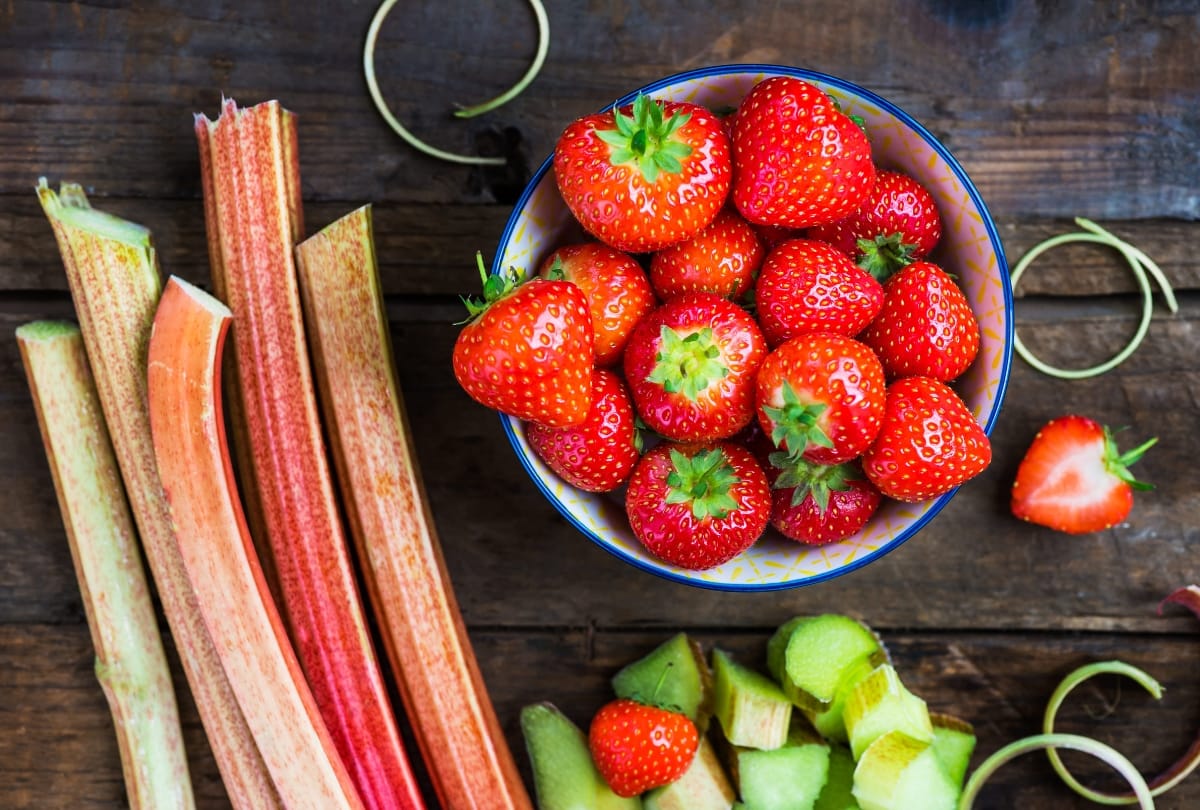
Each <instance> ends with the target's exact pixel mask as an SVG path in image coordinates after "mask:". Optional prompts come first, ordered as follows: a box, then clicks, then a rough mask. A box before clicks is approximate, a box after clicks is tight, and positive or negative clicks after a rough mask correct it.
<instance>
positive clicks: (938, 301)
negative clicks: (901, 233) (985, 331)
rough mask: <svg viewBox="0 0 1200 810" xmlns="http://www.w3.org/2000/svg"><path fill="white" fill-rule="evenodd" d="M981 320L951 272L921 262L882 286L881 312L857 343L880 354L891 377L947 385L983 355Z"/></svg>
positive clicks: (901, 270) (910, 266) (901, 271)
mask: <svg viewBox="0 0 1200 810" xmlns="http://www.w3.org/2000/svg"><path fill="white" fill-rule="evenodd" d="M979 338H980V332H979V321H978V320H977V319H976V318H975V313H974V312H973V311H972V310H971V304H970V302H969V301H967V296H966V295H964V294H963V291H962V290H961V289H960V288H959V286H958V285H957V284H955V283H954V279H953V278H951V277H950V275H949V274H948V273H946V272H945V271H944V270H942V269H941V268H940V267H938V266H937V265H935V264H933V263H931V262H927V261H919V262H914V263H913V264H910V265H908V266H907V267H903V268H901V269H900V270H899V271H897V272H896V274H895V275H893V276H892V277H891V278H889V279H888V280H887V283H885V284H884V285H883V307H882V308H881V309H880V311H879V314H878V315H877V316H876V318H875V320H874V321H872V322H871V324H870V325H869V326H867V328H866V329H864V330H863V332H862V334H861V335H859V339H860V340H862V342H863V343H866V344H867V345H868V346H870V347H871V348H872V349H874V350H875V353H876V354H877V355H879V360H880V362H882V363H883V368H884V371H886V372H887V374H888V376H889V377H893V378H895V377H908V376H921V377H932V378H933V379H935V380H941V381H943V382H949V381H950V380H953V379H956V378H957V377H958V376H959V375H961V374H962V373H963V372H964V371H966V370H967V369H968V368H969V367H970V365H971V363H973V362H974V361H975V357H976V355H978V354H979Z"/></svg>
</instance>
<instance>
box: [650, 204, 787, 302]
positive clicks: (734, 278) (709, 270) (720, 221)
mask: <svg viewBox="0 0 1200 810" xmlns="http://www.w3.org/2000/svg"><path fill="white" fill-rule="evenodd" d="M763 255H764V252H763V248H762V245H761V244H760V243H759V241H758V236H757V235H756V234H755V233H754V229H753V228H751V227H750V224H749V223H747V222H746V220H744V219H742V218H741V216H740V215H739V214H738V213H737V211H735V210H734V209H732V208H725V209H723V210H722V211H721V213H719V214H717V218H716V219H714V220H713V221H712V224H711V225H709V226H708V227H707V228H705V229H704V230H702V231H701V232H700V233H698V234H696V235H695V236H693V237H692V238H691V239H688V240H687V241H684V242H680V243H679V244H676V245H672V246H671V247H669V248H664V249H663V250H660V251H659V252H658V253H655V254H654V256H653V258H651V260H650V283H651V284H652V285H653V286H654V291H655V292H656V293H658V297H659V298H661V299H663V300H664V301H665V300H667V299H669V298H673V297H674V296H676V295H682V294H683V293H687V292H713V293H717V294H718V295H721V296H724V297H726V298H731V299H737V298H742V297H744V296H745V295H746V294H747V293H748V292H750V290H751V288H752V287H753V286H754V279H755V278H756V277H757V275H758V267H759V265H760V264H762V260H763Z"/></svg>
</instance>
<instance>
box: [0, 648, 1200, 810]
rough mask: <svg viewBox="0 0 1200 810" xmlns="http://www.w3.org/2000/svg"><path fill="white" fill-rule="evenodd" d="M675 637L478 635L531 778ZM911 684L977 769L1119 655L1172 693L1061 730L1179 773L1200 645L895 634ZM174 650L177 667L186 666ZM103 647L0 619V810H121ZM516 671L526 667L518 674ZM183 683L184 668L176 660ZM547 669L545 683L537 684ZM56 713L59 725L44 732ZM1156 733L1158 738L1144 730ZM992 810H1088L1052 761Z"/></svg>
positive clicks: (189, 726) (207, 803) (1070, 710)
mask: <svg viewBox="0 0 1200 810" xmlns="http://www.w3.org/2000/svg"><path fill="white" fill-rule="evenodd" d="M684 629H686V630H687V631H688V632H689V633H691V634H692V635H693V636H694V637H695V638H697V639H698V640H699V641H700V642H701V643H702V644H703V645H704V647H705V649H706V650H711V649H712V648H713V647H717V646H719V647H721V648H722V649H724V650H726V651H728V652H730V653H732V654H733V655H734V656H736V657H737V658H738V659H739V660H741V661H743V662H744V663H746V664H748V665H750V666H754V667H757V668H761V667H762V656H763V649H764V645H765V641H766V639H767V637H768V636H769V634H770V632H771V630H772V629H773V628H772V627H770V626H761V627H753V628H747V629H746V630H745V631H741V632H738V631H732V630H714V629H711V628H704V627H702V626H701V627H685V628H684ZM670 632H674V630H671V631H667V630H665V629H664V630H662V631H658V632H648V631H638V630H635V631H627V632H607V631H603V630H595V629H583V628H580V629H572V628H553V627H550V628H543V629H530V630H527V631H522V632H511V631H498V630H493V629H485V628H476V629H472V631H471V638H472V642H473V644H474V647H475V650H476V653H477V655H478V658H479V662H480V666H481V668H482V671H483V673H484V676H485V679H486V681H487V685H488V688H489V691H490V694H491V696H492V699H493V701H494V703H495V706H496V710H497V713H498V715H499V718H500V722H501V725H502V727H503V729H504V731H505V734H506V736H507V738H508V740H509V744H510V745H512V746H513V747H514V753H515V754H516V756H517V759H518V763H519V764H520V767H521V770H522V774H523V775H524V776H525V778H526V780H528V779H529V765H528V760H527V757H526V754H525V751H524V745H523V741H522V739H521V737H520V730H519V723H518V718H519V713H520V709H521V707H522V706H524V705H527V704H529V703H533V702H535V701H541V700H549V701H552V702H554V703H555V704H556V705H558V706H559V707H560V708H561V709H562V710H563V711H564V712H565V713H566V714H567V715H568V716H569V717H571V718H572V719H573V720H574V721H575V722H576V723H578V724H580V725H581V726H582V727H584V728H586V725H587V723H588V720H589V718H590V717H591V714H592V713H593V712H594V711H595V710H596V709H597V708H599V706H600V705H602V704H603V703H604V702H605V701H606V700H608V699H609V698H610V695H611V693H610V691H609V686H608V681H609V678H610V677H611V676H612V674H613V673H615V672H616V671H617V669H619V668H620V667H621V666H623V665H624V664H625V663H628V662H629V661H631V660H633V659H634V658H636V657H637V656H639V655H642V654H644V653H645V652H647V651H648V650H650V649H651V648H653V647H654V646H655V645H656V644H658V643H660V642H661V641H663V640H665V639H666V638H667V637H668V635H669V633H670ZM884 639H885V642H886V643H887V644H888V647H889V649H890V650H891V652H892V655H893V658H894V660H895V662H896V666H897V668H898V670H899V672H900V673H901V676H902V678H903V679H904V681H905V683H906V684H907V685H908V686H909V688H910V689H912V690H913V691H914V692H916V693H917V694H919V695H921V696H922V697H924V698H925V699H926V700H927V702H928V703H929V705H930V707H931V708H932V709H934V710H938V711H945V712H949V713H952V714H956V715H958V716H960V717H962V718H963V719H966V720H968V721H969V722H972V723H973V724H974V725H975V727H976V731H977V734H978V737H979V742H978V747H977V750H976V754H975V757H974V759H973V766H977V765H978V764H979V763H980V762H981V761H982V759H983V758H984V757H985V756H987V755H988V754H989V753H991V752H992V751H994V750H996V749H997V748H999V747H1000V746H1001V745H1004V744H1006V743H1008V742H1011V741H1012V740H1015V739H1017V738H1019V737H1022V736H1025V735H1027V734H1032V733H1036V732H1037V731H1038V730H1039V726H1040V715H1041V711H1042V709H1043V708H1044V705H1045V701H1046V700H1047V699H1048V697H1049V695H1050V693H1051V691H1052V690H1053V689H1054V687H1055V686H1056V685H1057V683H1058V681H1059V680H1060V679H1061V678H1062V677H1063V676H1064V675H1065V674H1066V673H1068V672H1069V671H1070V670H1071V669H1073V668H1074V667H1076V666H1079V665H1081V664H1084V663H1088V662H1092V661H1097V660H1106V659H1111V658H1119V659H1121V660H1123V661H1126V662H1128V663H1131V664H1133V665H1135V666H1140V667H1142V668H1144V669H1145V670H1146V671H1147V672H1149V673H1150V674H1151V675H1152V676H1154V677H1155V678H1157V679H1158V680H1159V681H1160V682H1161V683H1162V684H1163V685H1164V687H1165V689H1166V692H1165V696H1164V697H1163V699H1162V700H1161V701H1160V702H1156V701H1154V700H1152V699H1151V698H1149V697H1148V696H1146V695H1145V694H1143V693H1141V692H1140V690H1139V689H1138V688H1137V687H1136V686H1135V685H1133V684H1130V683H1122V682H1118V681H1117V680H1116V679H1113V678H1102V679H1098V680H1096V681H1094V682H1091V683H1090V684H1088V685H1086V686H1085V687H1083V688H1081V690H1080V691H1079V692H1078V693H1077V694H1076V695H1075V696H1074V697H1073V698H1072V699H1071V700H1070V701H1069V702H1068V704H1067V705H1066V707H1065V708H1064V710H1063V712H1062V716H1061V723H1060V726H1059V728H1060V729H1061V730H1063V731H1072V732H1075V733H1086V734H1090V735H1096V736H1098V737H1099V738H1101V739H1103V740H1105V741H1106V742H1109V743H1110V744H1112V745H1115V746H1117V747H1119V748H1120V749H1122V750H1124V751H1125V752H1126V753H1127V754H1128V755H1129V756H1130V757H1131V758H1132V759H1133V761H1134V762H1135V764H1137V765H1138V766H1139V767H1140V768H1142V769H1143V770H1144V771H1147V772H1150V771H1154V770H1156V769H1158V768H1161V767H1163V766H1164V765H1166V764H1167V763H1169V762H1170V761H1171V760H1172V759H1173V758H1174V757H1175V756H1176V755H1177V754H1178V753H1179V752H1181V751H1182V750H1183V748H1184V747H1185V746H1186V744H1187V743H1188V742H1189V740H1190V739H1191V737H1192V735H1193V732H1194V729H1195V728H1196V726H1197V724H1198V723H1200V681H1197V679H1196V677H1195V673H1196V669H1197V667H1198V666H1200V644H1198V643H1197V642H1198V641H1200V635H1196V634H1192V635H1190V636H1185V637H1181V638H1162V637H1141V636H1122V635H1111V634H1089V635H1076V634H1070V635H1067V634H1034V635H1024V634H1017V635H1011V634H999V635H988V634H973V633H968V634H963V635H961V636H955V637H947V636H944V635H941V634H936V633H932V634H921V633H910V632H891V633H885V635H884ZM171 655H172V663H173V665H175V664H177V662H175V661H174V658H173V651H172V652H171ZM91 660H92V659H91V647H90V642H89V639H88V636H87V629H86V627H84V626H83V625H82V624H68V625H3V624H0V728H4V729H6V730H7V733H6V734H3V735H0V806H3V807H6V808H10V810H25V809H26V808H34V807H60V806H62V807H66V806H70V807H81V808H88V809H89V810H93V809H94V810H101V809H102V808H114V809H115V808H118V807H121V806H123V802H124V794H123V786H122V784H121V773H120V764H119V759H118V754H117V750H116V743H115V738H114V736H113V732H112V723H111V719H110V717H109V714H108V708H107V705H106V704H105V701H104V698H103V695H102V693H101V691H100V688H99V686H98V685H97V684H96V681H95V678H94V675H93V673H92V668H91ZM517 662H519V665H517ZM174 670H175V674H176V678H177V681H176V683H177V684H182V681H180V680H178V678H179V675H178V673H179V670H178V667H177V666H174ZM530 672H536V673H537V674H538V676H537V677H536V678H530V677H529V676H528V674H529V673H530ZM177 690H178V691H179V692H180V695H181V697H180V711H181V715H182V721H183V723H184V727H185V735H186V739H185V743H186V745H187V748H188V752H189V757H190V767H191V771H192V776H193V779H194V781H195V784H196V792H197V799H198V806H199V807H200V808H201V810H210V809H212V810H215V808H224V807H228V806H229V805H228V802H227V800H226V799H225V796H224V792H223V789H222V787H221V784H220V781H219V777H218V775H217V773H216V770H215V765H214V763H213V761H212V759H211V756H210V755H209V753H208V748H207V742H206V740H205V739H204V735H203V730H202V728H201V727H200V726H199V721H198V718H197V715H196V711H195V706H194V704H192V702H191V700H190V698H189V696H188V694H187V690H186V688H182V687H181V686H177ZM47 718H53V722H47ZM1149 728H1153V729H1155V733H1154V734H1153V735H1147V734H1146V731H1145V730H1146V729H1149ZM1071 762H1072V767H1073V769H1076V770H1077V772H1078V773H1079V774H1080V775H1081V776H1084V777H1085V778H1088V779H1089V780H1091V781H1092V783H1093V784H1105V782H1104V781H1103V780H1104V779H1105V777H1106V775H1105V774H1104V773H1103V772H1102V771H1101V769H1098V768H1096V767H1094V766H1092V765H1091V763H1089V762H1086V761H1081V760H1078V759H1073V760H1071ZM1197 802H1200V780H1196V779H1195V778H1193V779H1191V780H1188V781H1186V782H1184V783H1183V784H1182V785H1181V786H1180V787H1179V788H1177V789H1176V790H1175V791H1174V792H1172V793H1170V794H1168V795H1167V796H1165V797H1163V798H1162V799H1161V800H1160V801H1159V802H1158V807H1159V808H1161V809H1162V810H1182V808H1186V807H1192V806H1195V804H1196V803H1197ZM976 806H977V807H979V808H980V809H981V810H989V809H995V808H1012V807H1021V808H1028V809H1029V810H1042V809H1043V808H1055V809H1056V810H1060V809H1063V810H1066V809H1070V808H1084V807H1088V806H1090V805H1088V804H1087V803H1085V802H1083V800H1081V799H1078V798H1075V797H1074V796H1073V794H1071V793H1069V792H1068V791H1067V790H1066V788H1064V787H1062V786H1061V785H1060V784H1059V783H1058V782H1057V779H1056V777H1055V776H1054V775H1053V773H1052V772H1051V771H1050V769H1049V767H1048V766H1047V765H1046V763H1045V760H1044V759H1042V758H1041V757H1040V756H1032V757H1028V758H1026V759H1023V760H1018V761H1017V762H1015V763H1013V764H1012V765H1010V766H1009V767H1008V768H1006V769H1004V770H1001V771H1000V772H999V773H998V774H997V775H996V777H995V780H994V781H993V782H992V783H991V784H990V786H989V787H988V789H987V791H986V792H985V794H984V796H983V798H982V799H981V800H980V802H979V803H978V804H977V805H976Z"/></svg>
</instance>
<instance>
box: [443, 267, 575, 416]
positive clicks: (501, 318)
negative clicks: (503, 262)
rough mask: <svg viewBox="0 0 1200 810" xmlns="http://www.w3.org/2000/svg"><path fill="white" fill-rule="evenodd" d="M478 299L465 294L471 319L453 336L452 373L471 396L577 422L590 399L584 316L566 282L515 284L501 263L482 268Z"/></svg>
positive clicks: (514, 411) (520, 412) (505, 408)
mask: <svg viewBox="0 0 1200 810" xmlns="http://www.w3.org/2000/svg"><path fill="white" fill-rule="evenodd" d="M477 260H478V262H479V273H480V275H481V276H482V277H483V280H484V285H483V286H484V300H483V301H482V302H479V301H474V300H467V301H466V303H467V310H468V312H469V313H470V318H471V320H470V321H469V322H468V323H467V325H466V326H464V327H463V329H462V331H461V332H459V334H458V338H457V340H456V341H455V343H454V353H453V358H452V361H453V366H454V376H455V377H456V378H457V379H458V383H459V385H461V386H462V387H463V390H464V391H466V392H467V393H468V394H469V395H470V396H471V397H472V398H473V399H475V401H477V402H479V403H480V404H482V405H485V406H487V407H489V408H493V409H495V410H498V411H501V412H502V413H507V414H510V415H512V416H515V417H517V418H519V419H527V420H530V421H533V422H539V423H541V424H545V425H550V426H553V427H562V426H564V425H574V424H578V423H580V422H582V421H583V420H584V419H585V418H586V417H587V413H588V406H589V405H590V404H591V374H592V354H593V349H592V321H591V318H590V316H589V315H588V308H587V299H586V298H585V297H584V295H583V292H582V291H581V290H580V289H579V288H578V287H577V286H575V285H574V284H571V283H569V282H566V281H545V280H543V279H540V278H534V279H530V280H529V281H525V282H523V283H519V281H520V279H519V274H518V273H517V271H515V270H511V269H510V270H509V271H505V272H502V273H498V274H495V275H490V276H489V275H488V273H487V270H486V269H485V268H484V266H483V258H482V257H477Z"/></svg>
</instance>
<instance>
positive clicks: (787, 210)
mask: <svg viewBox="0 0 1200 810" xmlns="http://www.w3.org/2000/svg"><path fill="white" fill-rule="evenodd" d="M733 153H734V186H733V200H734V203H735V204H736V205H737V208H738V211H740V212H741V214H742V216H743V217H745V218H746V219H747V220H749V221H750V222H754V223H758V224H762V225H782V226H785V227H789V228H808V227H811V226H813V225H820V224H822V223H825V222H834V221H835V220H838V219H841V218H842V217H844V216H847V215H849V214H850V213H851V212H853V211H854V210H855V209H856V208H858V206H859V204H861V203H862V201H863V199H865V198H866V196H867V192H869V191H870V190H871V186H872V185H873V184H874V182H875V164H874V163H872V160H871V144H870V142H869V141H868V140H867V136H866V134H865V133H864V132H863V130H862V128H861V127H859V125H858V124H857V123H855V122H854V121H853V120H852V119H851V118H850V117H849V116H847V115H845V114H844V113H843V112H842V111H841V110H840V109H838V106H837V104H836V103H835V102H834V101H833V99H831V98H830V97H829V96H827V95H826V94H825V93H823V92H822V91H821V90H820V89H819V88H817V87H815V86H814V85H812V84H809V83H808V82H805V81H803V80H801V79H797V78H794V77H792V76H773V77H771V78H769V79H764V80H763V81H761V82H759V83H758V84H756V85H755V86H754V87H753V88H752V89H751V90H750V92H749V93H748V94H747V95H746V97H745V98H744V99H743V100H742V103H741V104H740V105H739V106H738V112H737V120H736V121H735V122H734V125H733Z"/></svg>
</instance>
